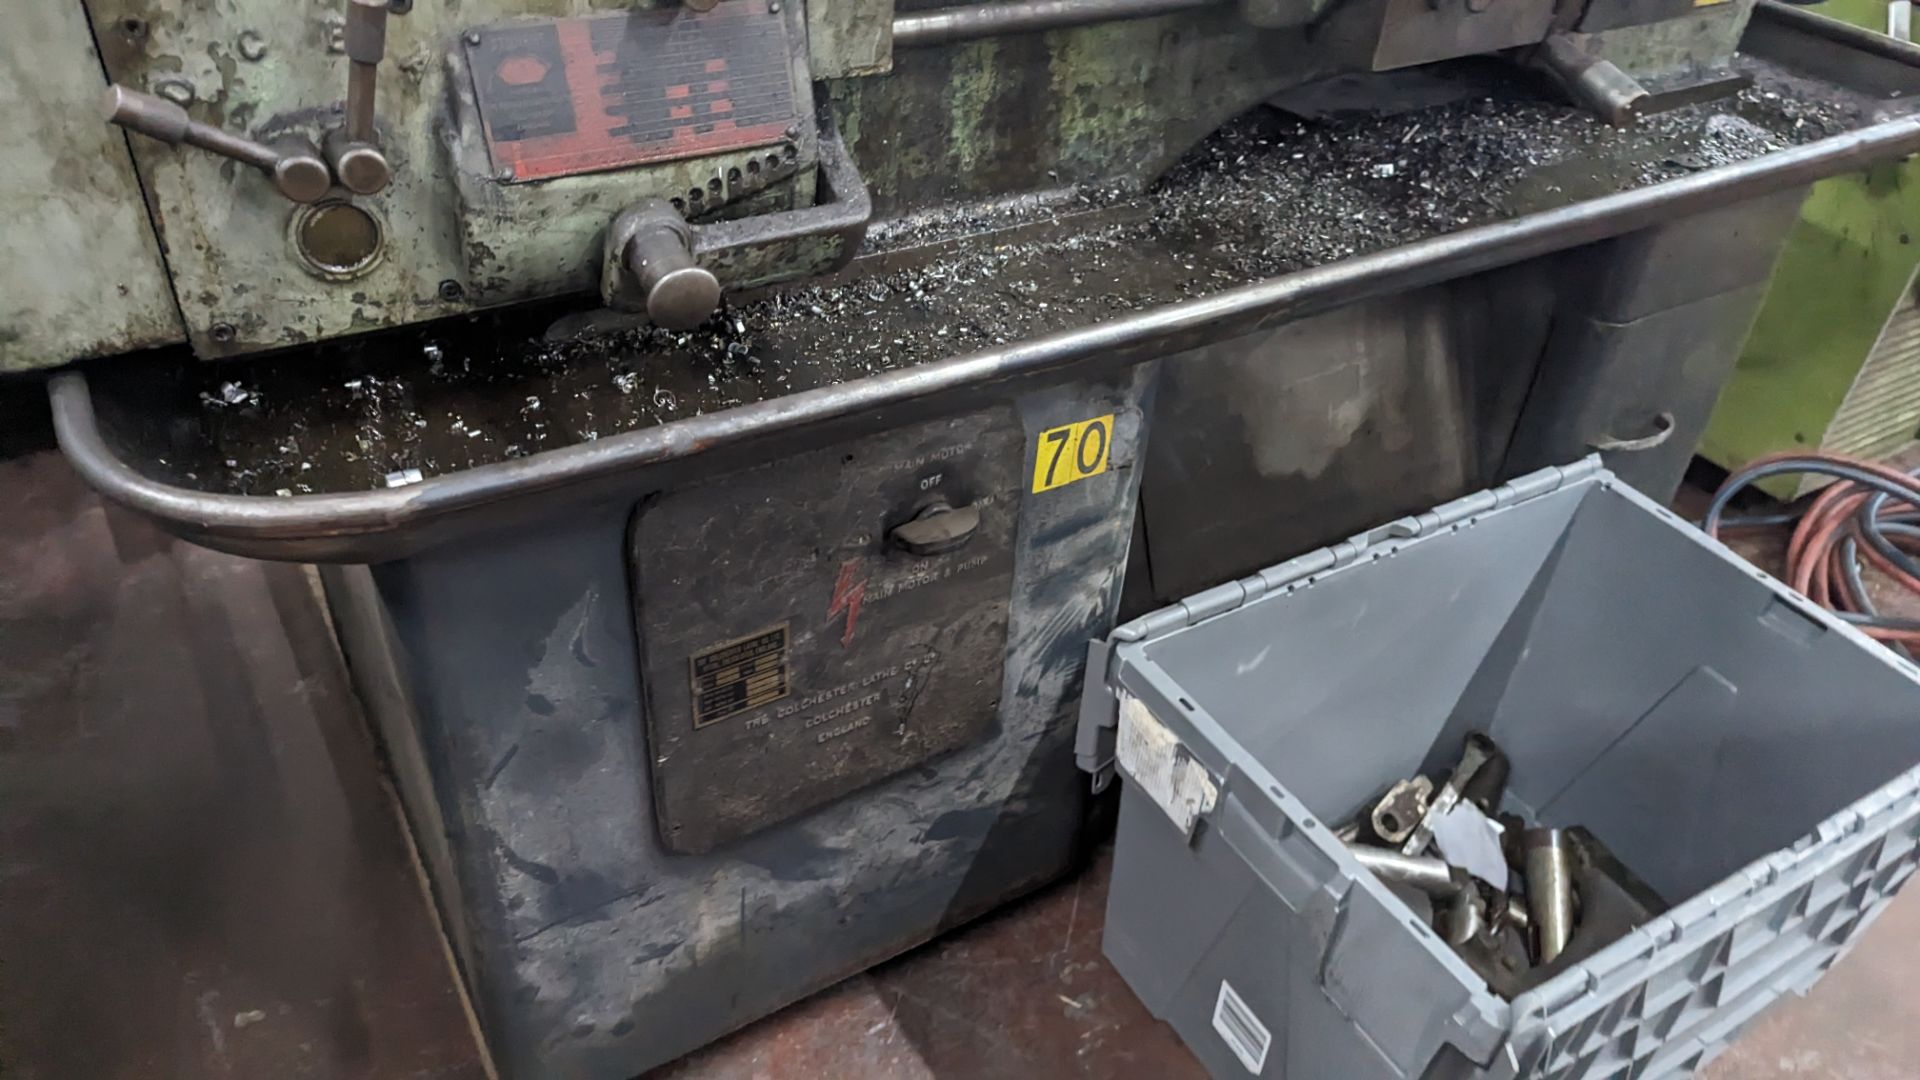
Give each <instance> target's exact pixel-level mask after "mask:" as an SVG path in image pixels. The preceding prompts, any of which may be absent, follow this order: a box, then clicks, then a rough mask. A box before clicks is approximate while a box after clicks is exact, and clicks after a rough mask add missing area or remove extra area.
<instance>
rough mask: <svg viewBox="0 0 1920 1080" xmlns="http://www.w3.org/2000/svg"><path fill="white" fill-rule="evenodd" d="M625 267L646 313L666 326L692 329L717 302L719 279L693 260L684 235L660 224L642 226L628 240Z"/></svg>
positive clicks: (660, 324) (718, 298) (701, 321)
mask: <svg viewBox="0 0 1920 1080" xmlns="http://www.w3.org/2000/svg"><path fill="white" fill-rule="evenodd" d="M626 258H627V267H628V268H629V269H631V270H632V271H633V273H634V276H635V277H637V278H638V279H639V281H640V288H641V289H643V290H644V291H645V292H646V296H647V317H648V318H650V319H652V320H653V321H654V323H655V324H657V325H659V326H664V327H666V328H667V329H669V330H691V329H693V328H694V327H696V326H699V325H700V324H701V323H703V322H706V321H707V317H708V316H710V315H712V314H713V311H714V309H715V308H716V307H719V306H720V279H719V278H717V277H714V276H713V271H711V270H708V269H707V268H705V267H703V266H701V265H699V264H698V263H696V262H694V261H693V252H691V251H690V250H688V247H687V238H686V236H685V234H684V233H682V232H681V231H680V230H678V229H675V228H673V227H672V226H670V225H666V224H661V225H656V226H652V227H649V228H644V229H642V230H640V231H639V232H637V233H635V234H634V237H633V239H632V240H631V241H630V242H628V244H627V252H626Z"/></svg>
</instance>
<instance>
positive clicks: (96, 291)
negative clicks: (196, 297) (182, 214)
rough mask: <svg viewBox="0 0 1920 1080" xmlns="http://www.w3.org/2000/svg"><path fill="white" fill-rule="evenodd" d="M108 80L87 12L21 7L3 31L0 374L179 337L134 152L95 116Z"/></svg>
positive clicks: (61, 6) (74, 7)
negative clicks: (4, 154) (4, 158)
mask: <svg viewBox="0 0 1920 1080" xmlns="http://www.w3.org/2000/svg"><path fill="white" fill-rule="evenodd" d="M105 87H106V80H105V79H104V78H103V77H102V75H101V71H100V60H99V56H98V54H97V53H96V52H95V50H94V46H93V36H92V32H91V30H90V29H89V28H88V26H87V17H86V12H85V11H84V10H83V9H82V8H81V7H80V6H79V5H78V4H74V3H34V4H24V5H21V7H20V9H19V10H18V11H9V12H8V14H7V29H6V32H5V33H4V34H0V101H5V102H7V103H8V105H7V107H6V108H4V109H0V143H3V144H4V145H5V146H6V147H7V159H8V161H7V169H6V179H5V182H4V183H0V221H4V222H5V227H4V228H0V265H4V266H5V267H6V268H7V273H6V275H5V278H4V284H3V285H0V373H5V372H9V371H25V370H32V369H35V368H44V367H55V366H58V365H61V364H64V363H67V362H68V361H70V360H77V359H82V358H85V357H90V356H105V355H110V354H113V353H120V352H128V351H131V350H134V349H142V348H147V347H150V346H154V345H164V344H167V343H169V342H174V341H178V340H180V339H181V336H182V334H181V325H180V316H179V313H178V312H177V311H176V310H175V309H174V306H173V295H172V292H171V291H170V289H169V288H168V283H167V275H166V271H165V269H164V268H163V267H162V264H161V260H160V246H159V244H158V243H157V242H156V241H155V239H154V236H153V231H152V230H151V229H150V228H149V226H148V224H147V210H146V205H145V203H144V202H142V200H141V194H140V185H139V182H138V181H137V180H136V179H135V178H134V172H133V159H132V158H131V157H129V156H128V154H127V144H126V139H125V137H124V136H122V135H121V134H120V132H119V131H118V130H117V129H114V128H110V127H108V126H107V125H105V124H102V123H96V122H94V118H95V117H96V116H97V115H98V112H99V108H100V94H101V92H102V91H103V90H104V89H105Z"/></svg>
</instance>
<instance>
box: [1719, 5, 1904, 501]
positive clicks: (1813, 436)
mask: <svg viewBox="0 0 1920 1080" xmlns="http://www.w3.org/2000/svg"><path fill="white" fill-rule="evenodd" d="M1813 10H1816V11H1818V12H1819V13H1821V14H1823V15H1827V16H1829V17H1832V18H1836V19H1844V20H1846V21H1847V22H1850V23H1853V24H1854V25H1857V26H1861V27H1865V28H1867V29H1871V30H1877V31H1885V30H1886V29H1887V28H1888V26H1889V15H1888V11H1889V5H1888V4H1887V3H1885V2H1884V0H1828V2H1827V3H1824V4H1821V5H1819V6H1818V7H1817V8H1814V9H1813ZM1917 272H1920V162H1916V161H1914V160H1907V161H1898V162H1887V163H1884V164H1881V165H1876V166H1874V167H1872V168H1870V169H1868V170H1866V171H1864V172H1858V173H1853V174H1850V175H1847V176H1838V177H1834V178H1833V179H1831V180H1825V181H1822V182H1821V183H1819V184H1816V185H1815V186H1814V188H1813V191H1812V194H1810V195H1809V196H1808V198H1807V203H1806V206H1805V207H1803V208H1802V210H1801V214H1800V222H1799V224H1798V226H1796V227H1795V229H1794V231H1793V233H1792V234H1791V236H1790V237H1789V238H1788V240H1787V244H1786V247H1785V249H1784V250H1783V251H1782V253H1781V256H1780V262H1779V264H1778V265H1777V266H1776V267H1775V269H1774V275H1773V285H1772V288H1771V289H1770V291H1769V292H1768V295H1767V301H1766V304H1765V305H1764V306H1763V307H1762V308H1761V310H1760V314H1759V317H1758V319H1757V320H1756V321H1755V323H1754V328H1753V333H1752V336H1751V337H1750V338H1749V339H1748V341H1747V346H1746V350H1745V351H1744V353H1743V354H1742V355H1741V358H1740V363H1739V366H1738V367H1737V368H1736V369H1735V371H1734V375H1733V378H1732V379H1731V380H1730V381H1729V382H1728V383H1727V387H1726V389H1725V390H1724V391H1723V392H1722V394H1721V397H1720V402H1719V404H1718V406H1716V408H1715V410H1714V413H1713V419H1712V421H1711V423H1710V424H1709V426H1708V428H1707V432H1706V435H1705V436H1704V438H1703V439H1702V440H1701V443H1700V452H1701V454H1702V455H1703V456H1705V457H1707V458H1708V459H1709V460H1711V461H1713V462H1714V463H1715V464H1718V465H1720V466H1722V467H1723V468H1726V469H1729V470H1732V469H1738V468H1739V467H1741V466H1742V465H1744V464H1746V463H1747V462H1749V461H1752V460H1753V459H1755V458H1757V457H1760V456H1762V455H1764V454H1770V453H1775V452H1779V451H1784V450H1824V451H1831V452H1835V453H1842V454H1848V455H1852V456H1855V457H1863V458H1870V459H1881V458H1887V457H1891V456H1895V455H1898V454H1900V453H1901V452H1902V451H1905V450H1909V449H1911V448H1912V447H1913V446H1914V445H1915V443H1916V440H1920V297H1917V296H1916V291H1915V285H1916V281H1915V275H1916V273H1917ZM1823 482H1824V481H1822V480H1821V479H1820V478H1818V477H1812V476H1787V477H1779V478H1776V479H1773V480H1770V481H1762V482H1761V483H1760V485H1759V486H1760V487H1761V488H1763V489H1765V490H1767V491H1769V492H1770V493H1771V494H1773V495H1775V496H1777V497H1779V498H1783V499H1791V498H1795V497H1797V496H1799V495H1802V494H1805V493H1806V492H1807V491H1808V490H1810V489H1811V488H1812V487H1817V486H1819V485H1820V484H1821V483H1823Z"/></svg>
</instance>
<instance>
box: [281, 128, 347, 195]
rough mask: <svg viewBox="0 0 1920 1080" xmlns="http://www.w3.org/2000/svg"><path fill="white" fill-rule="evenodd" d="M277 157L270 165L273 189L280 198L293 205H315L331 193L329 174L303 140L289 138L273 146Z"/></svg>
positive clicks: (314, 150) (309, 143)
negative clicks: (282, 196) (311, 203)
mask: <svg viewBox="0 0 1920 1080" xmlns="http://www.w3.org/2000/svg"><path fill="white" fill-rule="evenodd" d="M273 148H274V150H275V151H277V152H278V153H279V155H280V157H279V159H278V160H276V161H275V162H274V163H273V186H274V187H275V188H278V189H279V191H280V194H282V195H285V196H286V197H287V198H289V199H292V200H293V201H294V202H297V203H310V202H319V201H320V198H321V196H323V195H325V194H326V193H327V192H328V191H331V190H332V189H333V173H332V172H331V171H329V170H328V168H327V162H326V159H324V158H322V157H321V156H320V151H319V150H317V149H315V147H314V145H313V143H312V142H311V141H309V140H307V139H299V138H290V139H283V140H278V141H276V142H274V144H273Z"/></svg>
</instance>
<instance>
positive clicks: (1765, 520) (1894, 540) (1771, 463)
mask: <svg viewBox="0 0 1920 1080" xmlns="http://www.w3.org/2000/svg"><path fill="white" fill-rule="evenodd" d="M1804 473H1813V474H1817V475H1820V476H1830V477H1833V478H1834V479H1835V481H1836V482H1835V483H1832V484H1829V485H1828V486H1827V487H1825V488H1823V489H1822V490H1821V491H1820V492H1819V494H1817V495H1815V496H1814V497H1813V498H1812V499H1810V500H1807V501H1806V503H1805V505H1804V506H1802V507H1800V508H1797V509H1791V510H1789V511H1788V512H1786V513H1782V514H1768V515H1762V516H1757V517H1744V518H1728V517H1725V516H1724V515H1725V512H1726V508H1727V505H1728V504H1729V503H1730V502H1732V500H1733V497H1734V496H1735V495H1737V494H1739V493H1740V492H1741V491H1742V490H1744V489H1745V488H1746V487H1748V486H1749V485H1751V484H1753V483H1755V482H1756V481H1759V480H1765V479H1767V478H1768V477H1773V476H1783V475H1792V474H1804ZM1788 525H1791V526H1792V527H1793V534H1792V536H1791V538H1790V539H1789V540H1788V542H1787V568H1786V569H1787V573H1786V579H1787V584H1789V585H1791V586H1793V588H1795V589H1796V590H1798V591H1799V592H1801V593H1803V594H1805V595H1806V596H1807V597H1808V598H1809V599H1811V600H1812V601H1813V602H1814V603H1817V604H1819V605H1820V606H1821V607H1824V608H1826V609H1827V610H1829V611H1832V612H1834V613H1835V614H1837V615H1839V616H1840V617H1841V618H1843V619H1845V620H1847V621H1848V622H1851V623H1853V624H1854V625H1856V626H1858V627H1860V629H1861V630H1862V631H1864V632H1865V633H1866V634H1867V635H1868V636H1870V637H1873V638H1875V639H1877V640H1880V641H1884V642H1886V643H1888V644H1890V645H1892V646H1894V647H1895V648H1897V649H1899V650H1900V651H1901V652H1906V651H1907V650H1906V648H1905V647H1906V646H1909V645H1914V644H1920V620H1917V619H1907V618H1899V617H1896V616H1891V615H1885V614H1882V613H1881V612H1880V610H1879V609H1878V608H1877V607H1876V606H1875V605H1874V603H1873V599H1872V598H1871V597H1870V596H1868V595H1867V588H1866V583H1865V582H1864V581H1863V580H1862V577H1861V568H1862V564H1863V563H1864V565H1866V566H1871V567H1873V568H1874V570H1876V571H1878V572H1879V573H1880V574H1881V575H1882V576H1884V577H1885V578H1886V579H1887V580H1888V581H1890V582H1891V583H1893V584H1894V585H1895V586H1897V587H1898V588H1901V589H1903V590H1905V591H1907V592H1909V593H1911V594H1913V595H1914V596H1915V598H1916V600H1920V561H1916V560H1915V552H1920V469H1916V470H1915V471H1914V472H1911V473H1904V472H1901V471H1899V470H1898V469H1892V468H1888V467H1887V466H1885V465H1881V464H1878V463H1876V462H1872V461H1866V460H1863V459H1860V458H1854V457H1848V456H1846V455H1844V454H1813V453H1803V452H1791V451H1790V452H1787V453H1783V454H1772V455H1769V456H1767V457H1763V458H1759V459H1757V460H1755V461H1754V462H1752V463H1751V464H1749V465H1747V466H1746V467H1745V468H1743V469H1741V470H1740V471H1738V472H1736V473H1733V474H1732V475H1731V476H1728V477H1727V481H1726V483H1724V484H1722V485H1721V486H1720V490H1719V491H1718V492H1716V493H1715V494H1714V496H1713V502H1712V503H1711V504H1709V505H1708V507H1707V517H1706V522H1705V525H1704V527H1705V529H1706V531H1707V535H1708V536H1712V537H1716V538H1717V537H1718V536H1719V535H1720V531H1721V530H1722V529H1745V528H1764V527H1770V526H1771V527H1779V526H1788Z"/></svg>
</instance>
